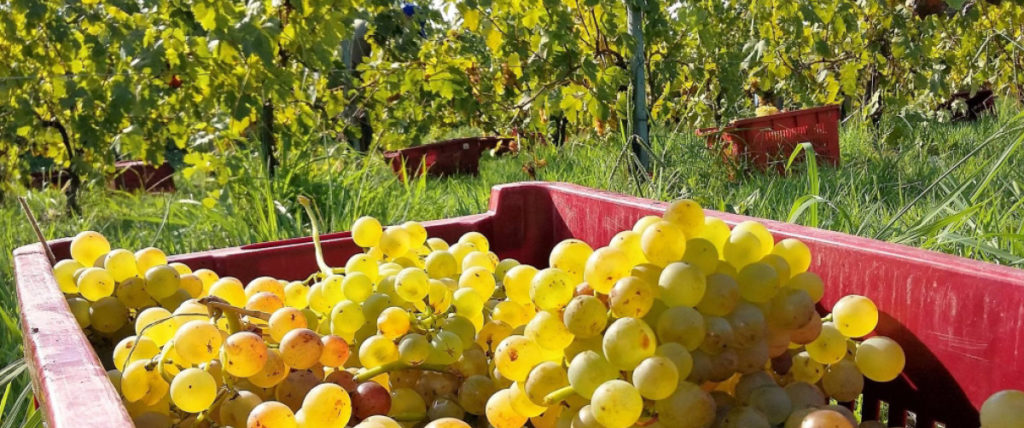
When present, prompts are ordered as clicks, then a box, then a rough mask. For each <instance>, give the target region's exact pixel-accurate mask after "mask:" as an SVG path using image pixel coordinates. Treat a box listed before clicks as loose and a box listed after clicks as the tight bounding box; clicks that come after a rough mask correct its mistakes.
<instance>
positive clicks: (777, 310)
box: [768, 288, 818, 330]
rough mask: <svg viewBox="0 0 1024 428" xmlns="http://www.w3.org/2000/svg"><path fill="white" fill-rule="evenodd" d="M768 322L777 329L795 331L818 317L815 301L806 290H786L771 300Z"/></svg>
mask: <svg viewBox="0 0 1024 428" xmlns="http://www.w3.org/2000/svg"><path fill="white" fill-rule="evenodd" d="M768 313H769V316H768V322H769V324H771V325H772V326H773V327H775V328H779V329H782V330H795V329H798V328H800V327H801V326H804V325H805V324H807V323H808V322H809V321H811V318H812V317H817V315H818V313H817V312H815V310H814V301H813V300H811V296H809V295H808V294H807V292H806V291H804V290H796V289H792V288H784V289H781V290H779V291H778V293H777V294H776V295H775V297H773V298H772V300H771V309H769V311H768Z"/></svg>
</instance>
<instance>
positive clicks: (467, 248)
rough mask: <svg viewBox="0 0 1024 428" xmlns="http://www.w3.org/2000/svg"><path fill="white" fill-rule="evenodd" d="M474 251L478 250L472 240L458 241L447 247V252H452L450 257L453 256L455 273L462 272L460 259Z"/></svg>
mask: <svg viewBox="0 0 1024 428" xmlns="http://www.w3.org/2000/svg"><path fill="white" fill-rule="evenodd" d="M474 251H479V250H477V248H476V244H473V243H472V242H459V243H456V244H455V245H452V246H451V247H449V248H448V252H449V253H451V254H452V257H455V264H456V273H462V260H464V259H465V258H466V256H467V255H469V253H472V252H474Z"/></svg>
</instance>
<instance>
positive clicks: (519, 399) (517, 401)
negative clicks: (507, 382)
mask: <svg viewBox="0 0 1024 428" xmlns="http://www.w3.org/2000/svg"><path fill="white" fill-rule="evenodd" d="M524 383H525V382H512V385H511V386H509V387H508V390H509V392H510V395H509V398H510V399H511V400H512V409H513V410H515V411H516V413H518V414H520V415H523V416H526V417H528V418H532V417H534V416H540V414H541V413H544V411H545V410H547V407H545V406H542V405H540V404H536V403H534V402H533V401H530V396H529V395H527V394H526V387H525V386H523V384H524ZM541 403H543V401H541Z"/></svg>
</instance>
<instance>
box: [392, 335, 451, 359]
mask: <svg viewBox="0 0 1024 428" xmlns="http://www.w3.org/2000/svg"><path fill="white" fill-rule="evenodd" d="M453 334H454V333H453ZM430 351H431V347H430V342H429V341H428V340H427V338H426V336H424V335H422V334H418V333H409V334H407V335H405V337H403V338H402V340H401V341H399V342H398V358H399V359H400V360H402V361H403V362H405V363H408V364H413V365H417V364H421V363H423V362H424V361H426V360H427V357H429V356H430Z"/></svg>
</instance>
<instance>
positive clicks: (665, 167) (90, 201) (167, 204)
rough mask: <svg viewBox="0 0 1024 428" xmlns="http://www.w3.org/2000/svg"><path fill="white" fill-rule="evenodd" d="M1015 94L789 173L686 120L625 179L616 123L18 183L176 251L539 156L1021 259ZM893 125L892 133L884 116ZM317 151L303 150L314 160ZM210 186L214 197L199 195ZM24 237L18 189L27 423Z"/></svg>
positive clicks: (35, 203) (613, 181)
mask: <svg viewBox="0 0 1024 428" xmlns="http://www.w3.org/2000/svg"><path fill="white" fill-rule="evenodd" d="M1019 110H1020V109H1019V107H1018V106H1011V105H1004V106H1002V107H1001V108H1000V113H999V114H998V115H997V116H996V117H988V118H984V119H982V120H980V121H978V122H975V123H970V124H927V125H920V126H909V127H908V126H906V124H905V123H904V122H901V121H900V120H899V119H892V120H889V121H886V122H883V123H882V124H881V125H880V126H879V127H874V126H870V125H868V124H865V123H861V122H858V121H856V120H852V121H850V122H848V123H846V124H844V126H843V127H842V133H841V146H842V150H843V165H842V166H841V167H839V168H825V167H821V168H818V169H817V170H816V171H809V170H810V169H811V168H808V167H807V166H806V165H800V166H794V167H793V171H792V173H791V174H790V175H789V176H786V177H780V176H778V175H774V174H761V173H754V174H738V175H735V176H732V177H730V173H729V171H728V169H727V168H726V167H725V166H724V165H723V164H722V162H720V160H719V158H718V157H717V155H716V154H715V153H713V152H710V151H708V150H707V149H706V148H705V147H704V144H703V141H702V140H700V139H697V138H695V137H692V136H691V135H690V134H689V132H688V131H687V132H686V133H673V132H670V131H662V132H657V133H656V135H657V136H656V137H655V138H656V140H655V151H656V156H655V157H656V162H655V163H656V165H657V170H656V174H655V176H654V178H653V180H651V181H650V182H648V183H641V184H638V183H636V182H634V181H632V180H630V179H629V174H628V173H627V171H628V163H629V160H628V156H625V155H624V154H623V153H624V151H623V142H622V139H621V138H616V137H612V138H607V139H604V140H599V141H593V140H588V141H586V142H581V143H573V144H569V145H566V146H564V147H562V148H560V149H555V148H552V147H541V148H538V149H537V150H536V152H534V153H533V154H527V153H524V154H521V155H520V156H518V157H505V158H500V159H486V160H484V161H483V162H482V164H481V174H480V176H479V177H469V176H462V177H453V178H443V179H420V180H414V181H412V182H411V183H409V184H403V183H401V182H399V181H398V180H396V179H395V177H394V176H393V175H392V174H391V173H390V170H389V169H388V167H387V166H386V165H384V163H383V162H381V160H380V157H379V156H377V155H374V156H369V157H364V156H358V155H355V154H352V153H349V152H347V151H345V150H343V148H342V147H338V146H334V145H328V146H325V147H322V149H320V150H319V152H318V153H317V154H315V155H303V156H299V157H292V158H290V159H286V160H285V163H284V167H283V168H282V170H281V171H282V172H281V173H280V174H279V175H278V176H277V177H275V178H274V179H267V178H265V176H264V174H262V172H261V169H260V168H259V166H258V162H257V161H256V160H255V159H252V158H249V157H245V156H242V155H238V154H235V155H233V156H235V157H237V159H236V161H237V162H240V163H242V164H244V165H246V166H248V168H245V169H244V170H243V171H244V172H242V173H240V174H239V175H238V176H236V177H233V178H231V179H230V180H229V181H228V183H227V184H225V185H221V184H217V183H216V182H215V181H214V180H193V181H189V182H187V181H186V180H184V179H183V177H181V176H180V174H179V175H178V176H177V177H175V178H176V179H177V181H178V184H179V189H180V190H179V191H178V192H176V193H174V194H166V195H138V194H127V193H123V192H115V191H110V190H106V189H104V188H103V187H102V183H98V182H97V183H90V187H89V188H88V189H87V190H86V191H85V192H83V195H82V200H83V202H82V206H83V208H84V212H85V214H84V215H83V216H81V217H71V216H68V215H66V214H65V212H66V208H65V205H64V198H63V196H62V195H61V194H60V193H59V192H58V191H55V190H47V191H42V192H38V191H35V192H28V193H27V197H28V200H29V204H30V205H31V206H32V208H33V210H34V211H35V212H36V215H37V216H38V217H40V222H41V223H42V226H43V231H44V233H45V234H46V236H47V237H49V238H55V237H61V236H70V235H73V234H75V233H76V232H78V231H80V230H85V229H92V230H97V231H100V232H102V233H104V234H105V235H106V236H107V237H108V238H110V240H111V242H112V243H113V244H114V246H116V247H124V248H141V247H144V246H149V245H155V246H158V247H161V248H163V249H164V250H165V251H167V252H168V253H181V252H189V251H196V250H202V249H209V248H217V247H224V246H231V245H238V244H243V243H250V242H258V241H266V240H273V239H281V238H286V237H293V236H299V235H305V234H308V232H307V229H306V227H307V224H306V223H305V219H304V217H302V216H300V215H299V207H298V205H297V204H296V203H295V202H294V201H295V197H296V196H297V195H299V194H306V195H310V196H312V197H314V198H315V199H316V200H317V202H318V204H319V207H320V210H321V212H322V214H323V216H324V218H325V221H326V222H327V225H326V229H328V230H344V229H347V227H348V225H349V224H350V222H351V221H352V220H353V219H355V218H356V217H358V216H360V215H374V216H377V217H378V218H380V219H381V220H382V222H384V223H386V224H387V223H394V222H399V221H402V220H405V219H416V220H427V219H436V218H443V217H452V216H458V215H465V214H470V213H477V212H482V211H484V210H486V207H487V199H488V196H489V193H490V187H491V186H492V185H495V184H499V183H505V182H513V181H522V180H528V179H530V177H529V176H528V175H527V174H526V173H525V172H524V171H523V164H524V163H525V162H528V161H530V160H531V159H533V156H536V158H537V159H544V160H545V161H546V166H543V167H540V168H538V169H537V171H536V179H538V180H550V181H568V182H574V183H578V184H582V185H586V186H592V187H598V188H604V189H609V190H614V191H619V192H624V193H630V194H635V195H639V196H644V197H649V198H655V199H661V200H671V199H677V198H680V197H689V198H693V199H695V200H697V201H699V202H700V203H702V204H703V205H704V206H705V207H708V208H714V209H719V210H725V211H730V212H737V213H743V214H748V215H753V216H758V217H764V218H771V219H776V220H782V221H795V222H798V223H802V224H808V225H814V226H819V227H823V228H828V229H833V230H838V231H843V232H849V233H854V234H858V235H863V236H869V237H877V238H879V239H883V240H888V241H895V242H902V243H906V244H909V245H914V246H919V247H924V248H929V249H934V250H937V251H945V252H949V253H953V254H958V255H962V256H965V257H972V258H977V259H982V260H988V261H993V262H997V263H1002V264H1008V265H1017V266H1020V265H1022V264H1024V209H1022V207H1021V205H1024V148H1021V147H1020V146H1021V142H1022V138H1024V120H1021V119H1020V118H1018V117H1017V112H1018V111H1019ZM893 129H895V130H897V133H895V134H894V133H892V130H893ZM311 159H312V160H311ZM210 190H221V191H222V194H221V196H220V199H219V201H218V203H217V205H216V206H214V207H212V208H209V207H207V206H204V205H203V204H202V203H201V202H199V201H200V200H201V199H202V198H203V197H205V196H206V195H207V194H208V192H209V191H210ZM33 241H34V237H33V235H32V232H31V229H30V228H29V227H28V226H27V225H26V223H25V222H24V220H23V217H22V214H21V212H20V211H19V209H18V207H17V204H16V202H15V201H14V199H13V198H12V197H7V198H6V199H4V200H3V201H2V202H0V323H2V325H0V367H3V368H2V369H0V394H2V397H0V420H2V422H0V428H7V427H13V426H20V425H22V424H27V425H30V426H37V425H38V422H39V415H38V414H33V413H32V411H31V410H30V408H31V399H30V398H31V395H30V394H31V391H30V389H29V388H28V387H27V385H28V377H27V373H25V372H24V365H23V363H22V362H21V361H20V358H21V354H22V351H21V345H20V343H21V333H20V328H19V326H18V322H17V309H16V297H15V295H14V287H13V284H12V280H11V268H10V255H11V251H12V250H13V249H14V248H16V247H17V246H20V245H24V244H26V243H31V242H33Z"/></svg>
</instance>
